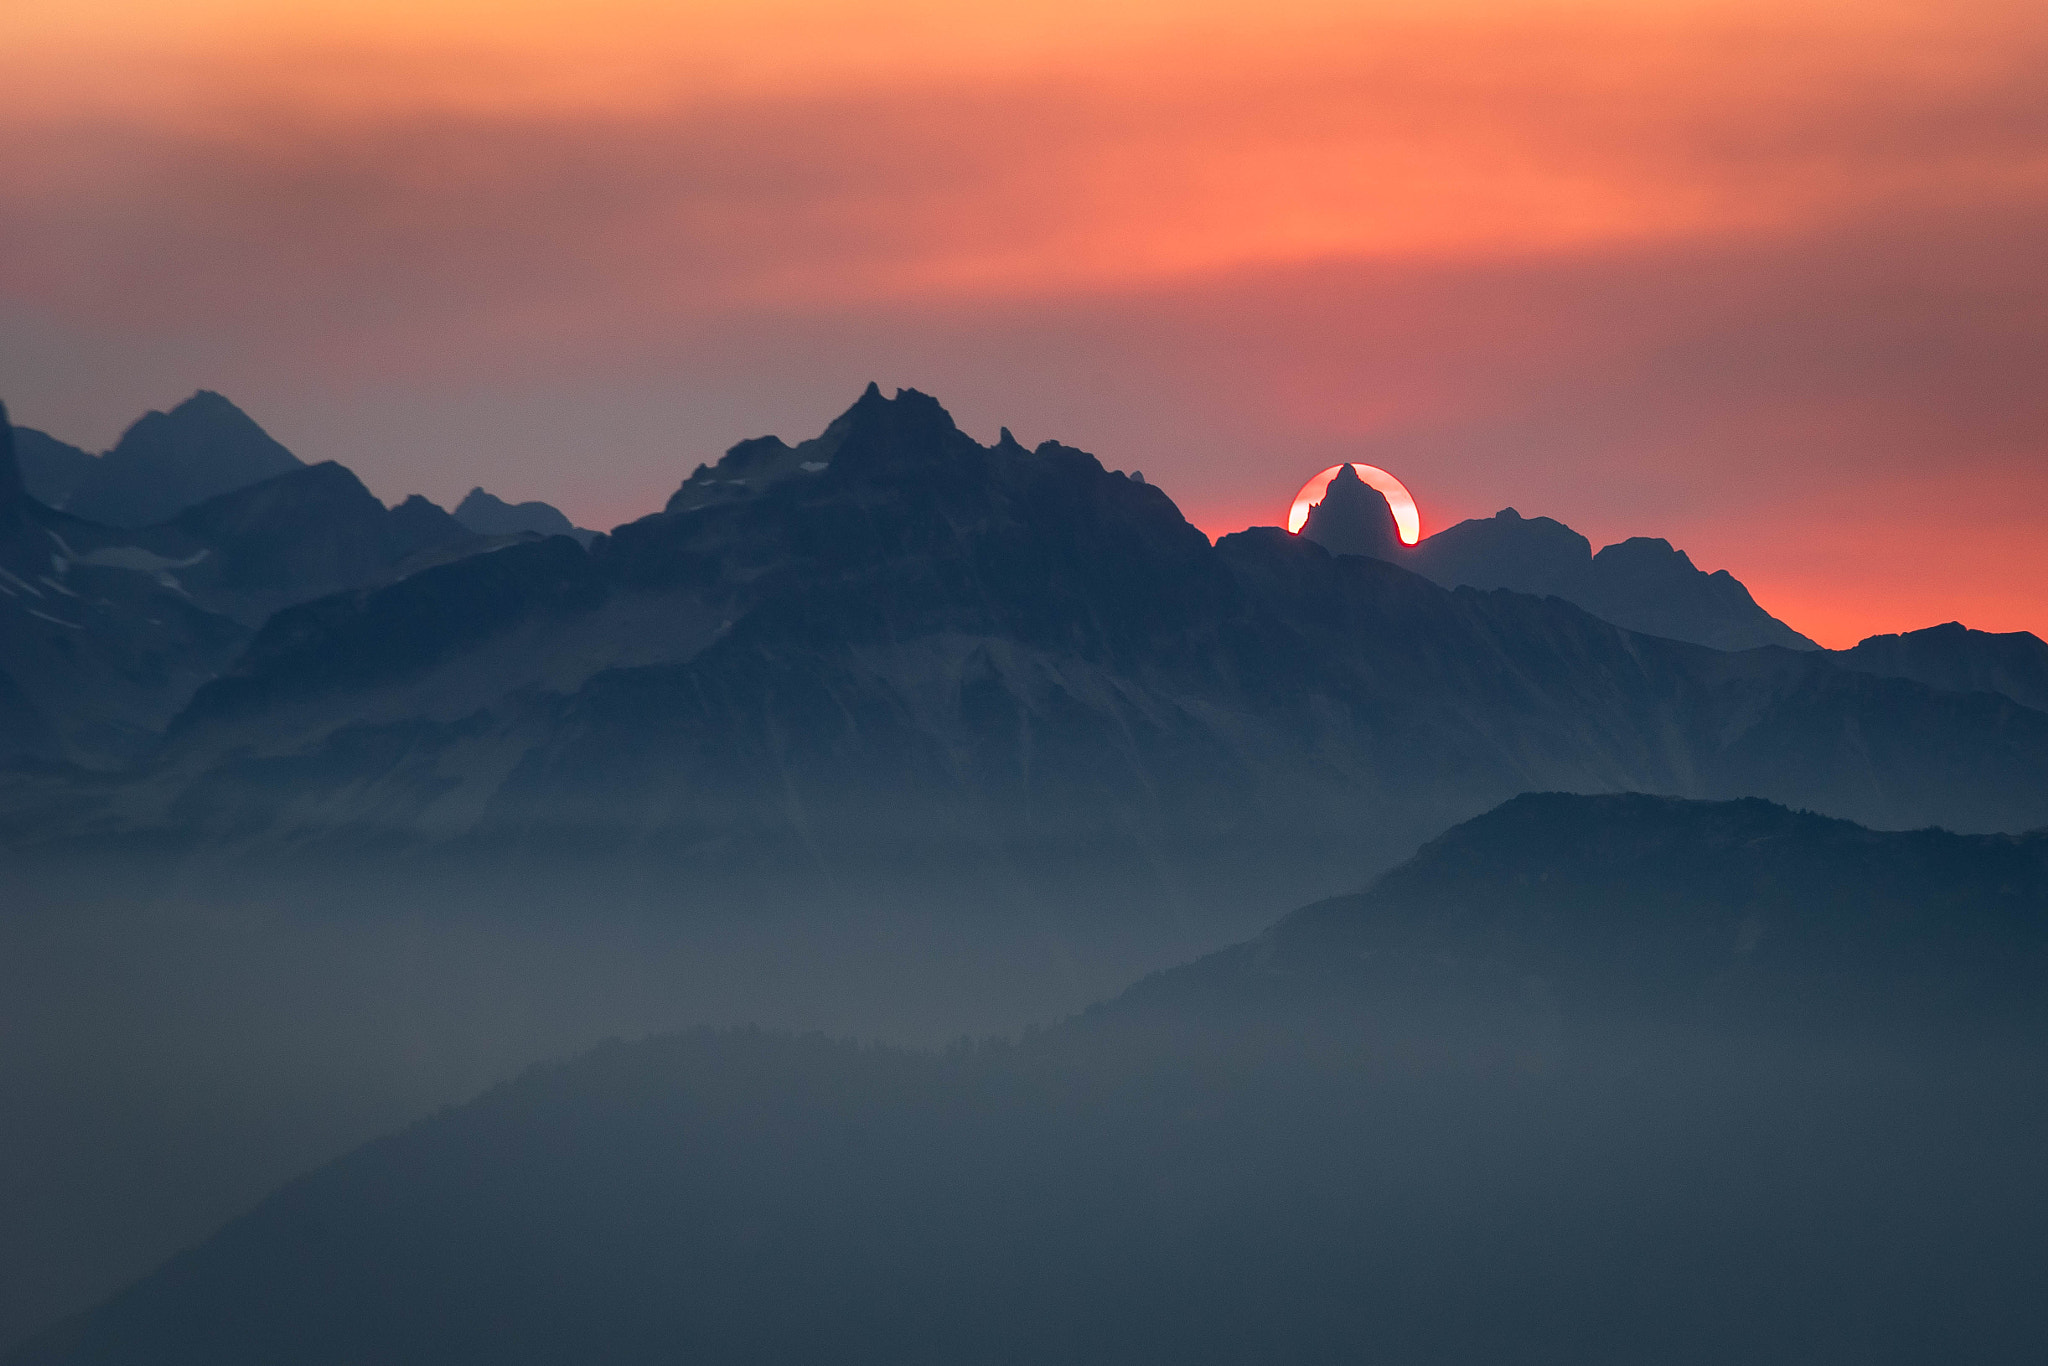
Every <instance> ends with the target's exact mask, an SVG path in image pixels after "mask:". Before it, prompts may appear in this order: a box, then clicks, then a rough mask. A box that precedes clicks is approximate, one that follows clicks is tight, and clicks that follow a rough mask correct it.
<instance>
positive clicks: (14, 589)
mask: <svg viewBox="0 0 2048 1366" xmlns="http://www.w3.org/2000/svg"><path fill="white" fill-rule="evenodd" d="M102 534H105V533H104V532H103V529H101V528H96V527H94V526H92V525H91V524H90V523H84V522H80V521H78V520H77V519H76V518H73V517H70V516H68V515H67V514H65V513H61V512H56V511H53V510H51V509H49V508H47V507H44V506H43V505H42V504H41V503H39V502H37V501H36V500H35V499H34V498H32V497H30V496H29V494H28V492H27V490H26V488H25V487H24V484H23V480H22V477H21V471H20V467H19V465H18V464H17V462H16V460H15V453H14V431H13V428H12V427H11V426H10V425H9V424H8V422H7V420H6V410H5V408H4V407H0V761H7V760H21V759H33V760H40V761H53V760H58V759H72V760H76V761H79V762H83V763H87V764H90V765H95V766H118V765H120V764H122V763H125V762H128V761H130V760H133V759H135V758H137V757H139V756H140V755H141V754H142V753H144V752H146V751H147V750H148V749H150V748H152V747H153V746H154V744H155V743H156V739H157V737H158V736H159V735H160V734H161V732H162V730H163V728H164V726H165V725H166V724H168V722H169V721H170V719H171V717H172V716H173V715H174V714H175V713H176V712H177V710H178V709H179V708H180V707H181V706H182V705H183V704H184V702H185V701H186V699H188V698H190V697H191V695H192V693H193V692H194V690H196V689H197V688H198V687H199V685H200V684H201V683H202V682H204V681H205V680H206V679H208V678H211V677H213V676H215V675H216V674H218V673H219V672H221V671H222V670H224V669H225V668H226V667H227V666H228V664H229V663H230V662H231V661H232V660H233V658H234V657H235V655H236V654H238V653H239V652H240V650H241V648H242V646H243V645H244V644H246V642H247V640H248V631H247V629H246V628H244V627H242V626H241V625H239V624H238V623H236V622H234V621H233V620H231V619H229V618H227V617H224V616H222V615H220V614H218V613H215V612H211V611H208V610H206V609H205V608H203V607H201V606H199V605H198V604H196V603H194V602H193V601H192V599H191V597H190V595H189V594H187V593H186V592H185V591H184V590H183V589H182V587H181V586H179V585H178V584H177V583H176V582H175V581H174V580H173V581H169V582H167V581H166V580H165V578H164V573H165V571H164V569H163V568H162V562H161V560H160V557H158V556H156V555H154V554H152V553H151V552H148V551H146V550H139V549H136V550H131V551H130V552H128V554H127V556H126V557H124V556H122V555H120V554H116V556H115V560H116V561H120V562H118V563H115V562H100V560H99V557H98V556H96V555H95V554H94V553H93V552H94V551H95V550H96V549H98V548H99V547H98V546H97V544H96V542H95V537H98V536H100V535H102Z"/></svg>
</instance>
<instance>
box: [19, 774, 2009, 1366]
mask: <svg viewBox="0 0 2048 1366" xmlns="http://www.w3.org/2000/svg"><path fill="white" fill-rule="evenodd" d="M2044 986H2048V839H2044V837H2043V836H2041V835H2034V836H2029V837H2025V838H2017V839H2016V838H2012V837H2003V836H1975V837H1971V836H1958V835H1951V834H1946V833H1943V832H1938V831H1921V832H1912V833H1892V834H1885V833H1878V832H1873V831H1870V830H1867V829H1863V828H1859V827H1856V826H1852V825H1849V824H1846V823H1844V822H1839V821H1831V820H1826V819H1822V818H1819V817H1815V816H1812V815H1809V814H1803V813H1795V812H1792V811H1788V810H1786V809H1784V808H1782V807H1777V806H1773V805H1771V804H1769V803H1764V802H1759V801H1754V800H1749V801H1738V802H1732V803H1693V802H1682V801H1674V800H1670V799H1657V798H1648V797H1641V796H1612V797H1573V796H1566V795H1561V794H1549V795H1540V796H1525V797H1522V798H1519V799H1517V800H1515V801H1513V802H1510V803H1508V804H1506V805H1504V806H1503V807H1501V808H1499V809H1497V810H1495V811H1493V812H1491V813H1489V814H1487V815H1485V816H1483V817H1481V818H1479V819H1476V820H1474V821H1472V822H1470V823H1468V824H1466V825H1464V826H1461V827H1459V828H1456V829H1454V830H1452V831H1450V832H1449V833H1448V834H1446V835H1444V836H1443V837H1441V838H1440V839H1438V840H1436V841H1434V842H1432V843H1431V844H1429V845H1428V846H1427V847H1425V848H1424V849H1423V850H1422V851H1421V853H1420V854H1418V855H1417V856H1416V857H1415V858H1414V859H1412V860H1410V861H1409V862H1407V863H1406V864H1404V865H1403V866H1401V867H1400V868H1398V869H1396V870H1395V871H1393V872H1391V873H1389V874H1388V875H1387V876H1386V877H1384V878H1382V879H1381V880H1380V881H1379V882H1378V883H1377V884H1376V885H1375V886H1373V887H1372V888H1370V889H1369V890H1368V891H1366V892H1364V893H1362V894H1360V895H1356V896H1352V897H1347V898H1343V899H1339V900H1336V901H1331V902H1326V903H1322V904H1320V905H1316V906H1312V907H1308V908H1305V909H1303V910H1301V911H1299V912H1297V913H1295V914H1293V915H1291V916H1288V917H1286V918H1285V919H1283V920H1282V921H1281V922H1279V923H1278V924H1276V925H1275V926H1273V927H1272V928H1271V929H1270V930H1268V931H1267V932H1266V933H1265V934H1263V935H1261V936H1260V937H1259V938H1258V939H1257V940H1255V941H1253V942H1250V943H1246V944H1242V945H1238V946H1235V947H1232V948H1229V949H1225V950H1223V951H1221V952H1218V953H1216V954H1214V955H1211V956H1209V957H1207V958H1204V959H1202V960H1200V961H1198V962H1195V963H1192V964H1189V965H1186V966H1184V967H1181V968H1178V969H1175V970H1173V971H1170V972H1166V973H1163V974H1160V975H1158V976H1156V977H1153V978H1150V979H1148V980H1146V981H1145V982H1142V983H1140V984H1139V985H1137V986H1135V987H1133V988H1132V989H1131V990H1130V991H1128V992H1127V993H1125V994H1124V995H1123V996H1122V997H1120V998H1119V999H1117V1000H1115V1001H1112V1002H1109V1003H1107V1004H1105V1005H1104V1006H1102V1007H1100V1008H1098V1009H1095V1010H1092V1011H1089V1012H1087V1013H1086V1014H1084V1015H1082V1016H1080V1017H1078V1018H1076V1019H1073V1020H1071V1021H1069V1022H1067V1023H1066V1024H1063V1025H1060V1026H1057V1027H1055V1028H1052V1029H1050V1030H1047V1031H1044V1032H1041V1033H1038V1034H1035V1035H1031V1036H1028V1037H1026V1038H1025V1039H1024V1040H1022V1041H1021V1042H1016V1043H1000V1042H999V1043H991V1044H989V1045H984V1046H978V1047H977V1046H961V1047H956V1048H954V1049H952V1050H949V1051H947V1052H946V1053H944V1054H931V1053H916V1052H909V1051H902V1050H896V1049H887V1048H876V1047H872V1046H868V1047H863V1046H859V1045H855V1044H851V1043H833V1042H829V1041H827V1040H826V1039H824V1038H822V1037H819V1036H811V1037H808V1038H796V1037H791V1036H786V1035H776V1034H770V1033H762V1032H760V1031H737V1032H728V1033H713V1032H710V1031H700V1032H697V1033H694V1034H688V1035H681V1036H671V1037H665V1038H657V1039H650V1040H646V1041H643V1042H639V1043H632V1044H624V1043H617V1042H614V1043H611V1044H608V1045H605V1046H603V1047H600V1048H598V1049H597V1050H596V1051H595V1052H592V1053H589V1054H587V1055H585V1056H583V1057H580V1058H578V1059H575V1060H573V1061H570V1062H567V1063H561V1064H553V1065H549V1066H545V1067H540V1068H536V1069H533V1070H531V1071H529V1072H528V1073H526V1074H525V1075H523V1076H521V1077H519V1078H518V1079H516V1080H514V1081H511V1082H509V1083H507V1084H504V1085H501V1086H499V1087H497V1088H495V1089H493V1090H491V1091H490V1092H488V1093H486V1094H485V1095H483V1096H482V1097H480V1098H479V1099H477V1100H475V1101H473V1102H471V1103H470V1104H467V1105H465V1106H462V1107H460V1108H458V1109H454V1110H449V1111H443V1112H442V1113H440V1114H438V1115H435V1116H433V1117H431V1118H428V1119H425V1120H423V1121H422V1122H420V1123H419V1124H417V1125H414V1126H413V1127H411V1128H409V1129H407V1130H405V1131H403V1132H401V1133H397V1134H394V1135H392V1136H390V1137H387V1138H384V1139H381V1140H379V1141H377V1142H375V1143H372V1144H370V1145H368V1146H366V1147H364V1148H361V1149H359V1150H358V1151H356V1152H354V1153H352V1154H350V1155H348V1156H347V1157H344V1158H342V1159H341V1160H339V1161H337V1162H334V1163H332V1164H329V1165H327V1166H325V1167H324V1168H322V1169H320V1170H318V1171H316V1172H313V1173H311V1174H310V1175H308V1176H306V1177H304V1178H302V1179H300V1180H297V1181H294V1182H292V1183H291V1184H289V1185H288V1186H286V1187H285V1188H284V1189H282V1190H280V1191H278V1192H277V1193H275V1194H274V1195H272V1196H271V1197H270V1198H269V1199H268V1200H266V1201H264V1202H263V1203H262V1204H260V1205H259V1206H258V1207H257V1208H255V1209H254V1210H252V1211H250V1212H249V1213H248V1214H246V1215H245V1216H243V1217H241V1218H239V1219H236V1220H234V1221H233V1222H231V1223H229V1224H228V1225H227V1226H226V1227H225V1228H223V1229H222V1230H221V1231H220V1232H219V1233H217V1234H216V1235H215V1236H213V1237H212V1238H210V1239H208V1240H206V1241H205V1242H204V1243H202V1244H201V1245H199V1246H198V1247H196V1248H194V1249H192V1250H191V1251H189V1252H186V1253H184V1254H182V1255H180V1256H178V1257H175V1258H173V1259H172V1260H171V1261H170V1262H169V1263H168V1264H167V1265H165V1266H164V1267H163V1268H162V1269H161V1270H160V1271H158V1272H156V1273H155V1274H154V1275H152V1276H150V1277H148V1278H146V1279H144V1280H143V1281H142V1282H140V1283H139V1284H137V1285H135V1286H133V1287H131V1288H130V1289H128V1290H126V1291H124V1292H123V1293H121V1294H120V1295H118V1296H116V1297H114V1298H113V1299H111V1300H110V1301H109V1302H107V1303H106V1304H104V1305H103V1306H101V1307H99V1308H97V1309H95V1310H93V1311H92V1312H90V1313H88V1314H85V1315H83V1316H80V1317H79V1318H76V1319H74V1320H72V1321H70V1322H68V1323H66V1324H64V1325H62V1326H60V1327H59V1328H57V1329H54V1330H52V1331H51V1332H49V1333H46V1334H45V1335H44V1336H43V1337H42V1338H41V1339H39V1340H38V1341H37V1342H35V1343H32V1344H30V1345H29V1346H28V1347H27V1348H25V1349H24V1350H22V1351H20V1352H18V1353H16V1354H15V1355H13V1356H11V1357H10V1358H8V1366H87V1364H88V1363H93V1364H97V1363H110V1364H111V1363H117V1362H118V1363H121V1364H122V1366H157V1364H158V1363H162V1364H163V1366H170V1364H171V1363H188V1362H202V1361H203V1362H208V1363H212V1364H213V1366H241V1363H249V1364H250V1366H254V1363H258V1362H270V1361H282V1360H289V1361H294V1362H302V1363H323V1362H336V1363H340V1362H357V1361H371V1360H374V1361H380V1362H390V1363H407V1362H434V1363H439V1364H441V1366H448V1364H450V1363H466V1362H486V1361H490V1362H496V1361H503V1360H508V1359H512V1360H534V1361H542V1360H545V1361H557V1360H559V1361H569V1360H601V1361H607V1362H620V1363H632V1362H643V1361H645V1362H653V1361H669V1360H674V1359H675V1358H676V1357H677V1355H678V1354H684V1355H688V1356H690V1357H692V1358H693V1359H703V1360H715V1361H760V1362H785V1361H786V1362H797V1361H816V1360H827V1359H829V1360H833V1361H846V1362H868V1361H873V1362H883V1361H887V1362H920V1361H933V1362H938V1361H959V1360H965V1359H972V1360H978V1361H997V1362H1008V1361H1017V1362H1025V1361H1045V1360H1053V1359H1058V1360H1063V1361H1081V1362H1095V1361H1102V1362H1111V1361H1114V1362H1129V1361H1162V1362H1165V1361H1172V1362H1187V1361H1213V1362H1240V1361H1244V1362H1249V1361H1274V1360H1281V1361H1304V1362H1320V1361H1329V1362H1339V1361H1357V1360H1380V1361H1392V1362H1416V1363H1421V1362H1468V1361H1469V1362H1489V1363H1490V1362H1498V1361H1503V1360H1514V1361H1539V1362H1550V1361H1556V1362H1565V1361H1571V1362H1614V1363H1622V1362H1639V1361H1644V1360H1655V1361H1664V1362H1681V1363H1686V1362H1701V1363H1709V1362H1723V1361H1730V1360H1827V1361H1856V1362H1899V1363H1904V1362H1920V1361H1929V1360H1969V1361H1978V1362H1987V1363H2004V1362H2013V1363H2018V1362H2024V1361H2031V1360H2034V1359H2036V1358H2037V1356H2038V1351H2039V1347H2040V1344H2041V1342H2042V1341H2043V1340H2044V1338H2048V1309H2044V1305H2043V1301H2042V1299H2041V1297H2040V1296H2039V1295H2038V1293H2035V1291H2036V1290H2037V1287H2036V1286H2035V1284H2034V1282H2035V1279H2036V1276H2037V1271H2038V1267H2039V1266H2040V1264H2041V1259H2042V1257H2043V1256H2044V1255H2048V1233H2044V1230H2048V1219H2044V1218H2043V1216H2044V1215H2048V1180H2044V1178H2043V1175H2042V1169H2041V1166H2040V1163H2039V1161H2038V1151H2039V1144H2040V1142H2041V1141H2042V1140H2043V1139H2048V1075H2044V1073H2043V1071H2042V1068H2041V1064H2040V1061H2039V1050H2038V1039H2039V1030H2040V1027H2041V1025H2042V1024H2043V1023H2044V1020H2043V1018H2042V1009H2043V1007H2042V1001H2043V997H2042V988H2043V987H2044Z"/></svg>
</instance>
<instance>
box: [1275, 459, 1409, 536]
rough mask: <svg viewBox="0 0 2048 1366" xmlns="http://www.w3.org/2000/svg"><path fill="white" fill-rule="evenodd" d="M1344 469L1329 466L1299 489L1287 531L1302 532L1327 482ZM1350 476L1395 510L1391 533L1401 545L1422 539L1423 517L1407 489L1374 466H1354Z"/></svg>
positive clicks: (1321, 499)
mask: <svg viewBox="0 0 2048 1366" xmlns="http://www.w3.org/2000/svg"><path fill="white" fill-rule="evenodd" d="M1343 468H1344V467H1343V466H1342V465H1332V466H1330V468H1328V469H1326V470H1324V471H1323V472H1322V473H1321V474H1318V475H1317V476H1316V477H1315V478H1313V479H1311V480H1309V481H1308V482H1307V483H1306V484H1303V485H1302V486H1301V492H1300V493H1297V494H1295V495H1294V506H1293V507H1291V508H1289V509H1288V510H1287V529H1288V530H1289V531H1300V530H1301V528H1302V524H1303V523H1304V522H1306V521H1308V510H1309V509H1310V508H1312V507H1314V506H1315V505H1316V504H1317V503H1320V502H1321V501H1323V491H1324V490H1325V489H1327V488H1329V487H1330V481H1331V480H1332V479H1335V478H1336V477H1337V471H1338V470H1341V469H1343ZM1351 472H1352V473H1353V474H1355V475H1357V476H1358V477H1359V478H1360V479H1362V480H1364V481H1365V482H1366V484H1367V485H1368V486H1370V487H1372V488H1376V489H1378V490H1379V491H1380V493H1381V494H1383V495H1384V496H1385V497H1386V500H1387V506H1388V507H1391V508H1392V509H1393V510H1394V529H1395V530H1396V531H1398V532H1400V534H1401V544H1402V545H1414V544H1415V543H1416V542H1417V541H1419V540H1421V539H1422V517H1421V515H1420V514H1419V513H1417V512H1416V510H1415V499H1414V497H1413V496H1412V495H1411V494H1410V493H1409V492H1408V487H1407V485H1405V484H1403V483H1402V482H1401V481H1400V480H1398V479H1396V478H1395V477H1394V476H1393V475H1391V474H1388V473H1387V472H1386V471H1385V470H1383V469H1381V468H1380V467H1379V466H1377V465H1360V464H1357V463H1355V462H1354V463H1353V464H1352V466H1351Z"/></svg>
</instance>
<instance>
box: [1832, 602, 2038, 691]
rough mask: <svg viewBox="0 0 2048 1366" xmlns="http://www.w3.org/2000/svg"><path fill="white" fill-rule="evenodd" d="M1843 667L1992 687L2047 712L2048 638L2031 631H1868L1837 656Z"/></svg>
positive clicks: (1946, 684)
mask: <svg viewBox="0 0 2048 1366" xmlns="http://www.w3.org/2000/svg"><path fill="white" fill-rule="evenodd" d="M1836 658H1837V659H1839V660H1840V661H1841V663H1842V666H1843V667H1844V668H1848V669H1855V670H1858V671H1860V672H1863V673H1873V674H1882V675H1885V676H1886V677H1891V678H1910V679H1913V680H1914V681H1915V682H1919V683H1925V684H1927V685H1928V686H1929V687H1931V688H1942V689H1945V690H1947V691H1949V692H1994V693H2000V694H2003V695H2004V696H2006V697H2010V698H2011V699H2012V700H2013V701H2015V702H2017V703H2019V704H2020V705H2021V706H2023V707H2032V708H2033V709H2034V710H2035V711H2041V712H2048V643H2044V642H2043V641H2042V640H2041V638H2040V637H2039V636H2036V635H2034V634H2032V633H2031V632H2028V631H2008V632H2004V633H2002V634H1999V633H1993V632H1990V631H1972V630H1970V629H1969V628H1968V627H1966V626H1964V625H1963V624H1962V623H1960V622H1954V621H1951V622H1949V623H1948V624H1947V625H1945V626H1930V627H1928V628H1927V629H1926V630H1924V631H1907V632H1905V633H1904V634H1902V635H1885V636H1870V637H1868V638H1867V639H1865V640H1863V641H1862V642H1860V643H1859V644H1857V645H1855V646H1854V647H1852V648H1850V649H1847V650H1843V651H1841V652H1840V653H1839V654H1837V656H1836Z"/></svg>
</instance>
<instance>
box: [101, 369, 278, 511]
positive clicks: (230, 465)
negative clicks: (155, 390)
mask: <svg viewBox="0 0 2048 1366" xmlns="http://www.w3.org/2000/svg"><path fill="white" fill-rule="evenodd" d="M298 468H300V462H299V459H298V457H297V456H295V455H293V454H292V453H291V452H290V451H288V450H286V449H285V448H284V447H283V446H281V445H279V444H278V443H277V442H276V441H274V440H272V439H271V437H270V434H269V433H267V432H265V431H264V430H263V429H262V428H261V427H259V426H257V425H256V424H255V423H254V422H253V421H251V420H250V418H249V416H248V414H246V413H244V412H243V411H242V410H241V409H240V408H237V407H236V406H235V405H234V404H232V403H230V402H228V400H227V399H225V398H223V397H221V396H220V395H219V394H216V393H213V392H211V391H210V390H205V389H202V390H200V391H199V392H198V393H196V394H194V395H192V397H190V398H188V399H186V400H185V401H184V402H183V403H180V404H179V405H178V406H177V407H175V408H173V409H171V410H170V411H169V412H168V413H161V412H151V413H146V414H144V415H143V416H142V418H140V419H139V420H138V421H137V422H136V423H135V424H134V425H133V426H131V427H130V428H129V429H128V430H127V431H126V432H124V433H122V435H121V439H120V440H119V441H118V442H116V443H115V445H114V448H113V449H112V450H110V451H108V452H107V453H106V454H105V455H103V456H101V457H100V458H99V459H98V460H97V461H95V462H94V464H93V468H92V469H91V470H90V471H89V472H88V473H87V474H86V476H85V477H84V478H83V479H81V480H80V482H79V484H78V487H77V488H76V490H75V491H74V492H73V493H72V495H71V498H70V500H69V501H68V502H67V503H66V505H65V510H66V511H68V512H70V513H72V514H74V515H75V516H78V517H80V518H83V519H84V520H86V521H89V522H98V523H101V524H102V525H105V526H113V527H127V528H134V527H144V526H151V525H153V524H155V523H158V522H164V521H168V520H170V519H171V518H172V517H175V516H177V515H178V514H179V513H180V512H182V511H184V510H185V509H186V508H188V507H191V506H192V505H193V504H194V503H198V502H202V501H204V500H205V499H208V498H212V497H215V496H216V495H219V494H222V493H227V492H229V491H231V490H233V489H238V488H242V487H245V486H247V485H249V484H254V483H256V482H258V481H260V480H264V479H270V478H273V477H275V476H277V475H280V474H286V473H289V472H290V471H292V470H295V469H298Z"/></svg>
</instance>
